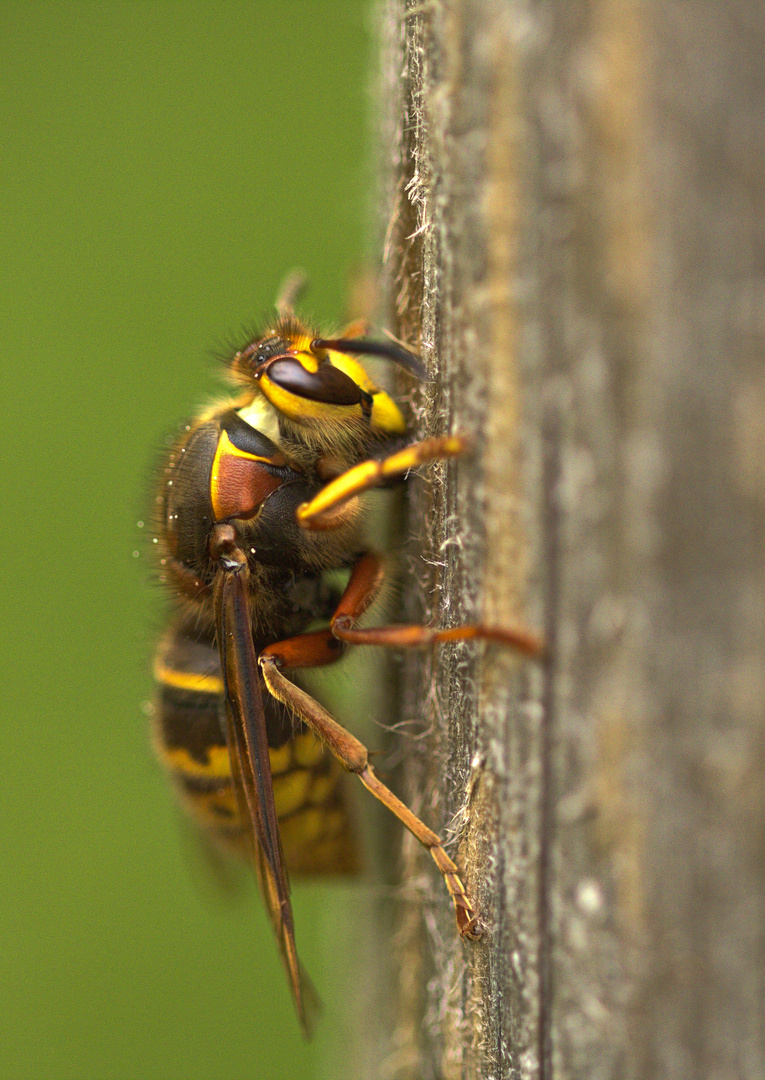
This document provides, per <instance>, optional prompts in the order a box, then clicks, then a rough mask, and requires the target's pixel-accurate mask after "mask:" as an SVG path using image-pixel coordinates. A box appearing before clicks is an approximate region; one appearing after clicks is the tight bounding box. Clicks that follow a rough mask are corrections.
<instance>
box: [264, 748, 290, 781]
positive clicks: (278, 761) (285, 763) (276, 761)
mask: <svg viewBox="0 0 765 1080" xmlns="http://www.w3.org/2000/svg"><path fill="white" fill-rule="evenodd" d="M268 759H269V761H270V763H271V775H272V776H278V775H279V773H285V772H287V770H288V769H291V768H292V744H291V743H285V744H284V746H278V747H277V748H276V749H274V747H273V746H269V748H268Z"/></svg>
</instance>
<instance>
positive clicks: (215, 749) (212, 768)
mask: <svg viewBox="0 0 765 1080" xmlns="http://www.w3.org/2000/svg"><path fill="white" fill-rule="evenodd" d="M159 754H160V756H161V757H162V760H163V762H164V764H165V767H166V768H168V769H169V770H170V771H171V772H174V773H178V774H179V775H181V776H201V777H205V778H207V779H212V780H229V779H230V778H231V760H230V758H229V756H228V747H226V746H208V748H207V762H202V761H197V760H196V758H193V757H192V756H191V754H190V753H189V752H188V750H186V748H185V747H182V746H174V747H168V746H160V747H159Z"/></svg>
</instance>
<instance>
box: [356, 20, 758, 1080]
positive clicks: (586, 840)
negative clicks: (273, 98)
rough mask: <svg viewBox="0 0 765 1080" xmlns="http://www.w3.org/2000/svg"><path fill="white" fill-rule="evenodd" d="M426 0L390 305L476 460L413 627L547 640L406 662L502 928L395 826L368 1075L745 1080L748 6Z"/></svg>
mask: <svg viewBox="0 0 765 1080" xmlns="http://www.w3.org/2000/svg"><path fill="white" fill-rule="evenodd" d="M407 7H408V8H409V13H408V14H406V13H405V12H404V9H403V6H402V4H401V3H399V2H398V0H396V2H393V0H390V2H388V3H385V4H384V5H383V7H382V9H381V22H382V34H381V38H382V43H383V48H382V54H383V61H382V79H381V90H380V101H381V109H380V116H381V129H382V137H381V144H382V147H383V159H384V169H383V176H384V180H383V199H384V202H385V206H386V209H385V231H386V252H387V261H386V264H385V274H386V281H387V289H388V298H389V316H390V319H391V325H392V326H393V328H394V329H395V330H396V332H397V333H398V334H399V335H400V336H401V337H402V338H404V339H406V340H408V341H410V342H413V343H414V344H415V345H417V346H418V347H420V348H421V351H422V353H423V355H424V357H425V358H426V359H427V361H428V364H429V366H430V369H431V371H432V372H433V378H432V381H431V382H430V383H429V385H428V387H427V388H426V389H425V390H424V391H422V392H418V391H413V392H412V395H411V408H412V412H413V415H414V416H415V417H416V418H417V422H418V425H419V430H420V431H421V432H422V433H423V434H435V433H441V432H444V431H454V432H461V433H464V434H466V435H468V436H469V438H470V440H471V452H470V453H469V454H468V455H466V457H465V458H464V459H463V460H461V461H460V462H459V463H458V464H451V465H449V466H440V465H439V466H436V467H434V468H429V469H427V470H424V476H423V478H422V479H421V480H418V481H415V482H414V483H413V484H412V485H411V487H412V496H411V499H410V509H409V526H408V529H409V533H410V535H411V537H412V541H411V544H410V550H409V560H410V561H409V563H408V564H407V568H406V580H407V583H408V584H409V585H410V586H411V588H409V590H408V592H407V600H406V616H407V617H411V618H419V617H421V616H423V615H424V617H425V618H426V619H428V620H433V621H434V622H437V623H439V624H442V625H456V624H458V623H461V622H472V621H475V620H476V619H480V620H483V621H485V622H487V623H495V624H501V625H504V624H507V623H515V622H519V621H520V622H523V623H525V624H528V625H530V626H532V627H535V628H539V629H543V631H544V633H545V635H546V638H547V640H548V643H549V647H550V654H551V658H550V661H549V664H548V665H547V666H546V667H545V668H544V669H540V668H537V667H534V665H530V664H528V663H526V662H523V661H521V660H519V659H518V658H517V657H515V656H513V655H511V654H509V653H508V652H507V651H505V650H502V649H499V648H496V647H476V646H474V645H472V646H468V645H462V646H454V647H450V648H442V649H440V650H439V651H438V652H437V653H435V654H434V655H425V656H421V655H420V656H416V657H414V656H410V657H407V658H406V661H405V662H404V665H403V668H402V675H401V678H402V683H403V711H402V716H401V719H402V720H403V721H404V722H405V724H410V723H411V722H414V723H415V724H416V730H417V732H419V733H421V734H420V737H417V738H415V737H413V736H412V735H410V736H408V737H406V736H404V737H402V738H403V746H404V750H403V756H404V757H405V759H406V765H405V778H404V779H405V786H406V789H407V796H408V797H409V799H410V802H411V803H412V805H413V806H414V807H415V808H416V809H418V810H419V811H420V812H421V814H422V816H423V818H424V819H425V820H426V821H427V822H428V823H429V824H432V825H434V827H436V828H438V829H441V831H442V832H444V833H446V834H447V835H449V836H450V837H451V838H452V844H451V850H452V851H453V853H455V854H456V856H457V857H458V859H459V861H460V862H461V864H462V865H464V866H465V868H466V870H465V878H466V882H467V883H468V884H469V886H470V888H471V889H472V891H473V893H474V894H475V897H476V899H477V901H478V903H479V905H480V909H481V913H482V918H483V921H484V924H485V928H486V934H485V937H484V939H483V941H481V942H480V943H479V944H477V945H464V944H463V943H462V942H460V941H459V940H458V938H457V936H456V934H455V931H454V926H453V920H452V916H451V913H450V911H449V907H448V903H447V901H446V899H445V892H444V889H443V885H442V883H441V881H440V880H439V878H438V876H437V874H436V873H435V872H434V869H433V868H432V866H431V865H430V861H429V859H428V857H427V855H425V854H424V853H422V852H421V851H419V850H417V848H416V845H414V844H413V843H410V842H409V841H408V840H407V841H405V842H404V848H403V857H402V871H403V873H402V885H401V891H400V893H399V899H400V900H401V898H403V899H404V901H405V902H399V903H397V904H395V905H394V906H393V909H392V910H393V915H394V918H395V920H396V928H395V937H394V941H395V948H394V951H393V952H392V954H391V956H390V982H388V983H387V984H386V983H385V982H384V979H383V974H382V972H383V968H384V964H383V962H382V959H381V958H378V962H379V966H380V986H381V987H387V989H386V990H385V996H386V997H388V1001H387V1007H388V1008H390V1010H391V1012H392V1013H393V1020H392V1024H393V1031H394V1033H393V1034H392V1035H391V1036H390V1037H389V1038H388V1039H387V1041H386V1039H385V1038H383V1039H382V1041H381V1044H380V1046H379V1048H378V1049H377V1050H376V1051H375V1052H372V1051H368V1052H367V1056H366V1066H365V1074H366V1075H369V1076H379V1077H386V1078H393V1077H395V1078H397V1080H398V1078H409V1077H411V1078H415V1077H416V1078H418V1080H421V1078H424V1080H428V1078H436V1077H439V1078H441V1077H445V1078H446V1077H449V1078H450V1077H457V1076H459V1077H461V1078H466V1077H469V1078H473V1077H476V1078H479V1077H480V1078H484V1080H488V1078H489V1077H491V1078H499V1077H539V1076H541V1077H545V1078H550V1077H556V1078H557V1077H566V1078H569V1077H570V1078H584V1077H586V1078H588V1080H591V1078H600V1077H603V1078H609V1080H610V1078H617V1077H618V1078H625V1077H626V1078H631V1077H635V1078H655V1077H672V1078H673V1080H684V1078H686V1077H687V1078H691V1077H694V1078H695V1077H714V1078H716V1080H717V1078H719V1080H727V1078H731V1080H732V1078H734V1077H735V1078H752V1080H761V1078H762V1077H763V1076H765V1030H764V1025H763V991H764V990H765V987H763V952H764V951H765V940H764V936H765V934H764V929H763V928H764V926H765V923H764V921H763V916H764V915H765V846H764V845H763V840H764V839H765V837H764V836H763V833H764V831H765V830H764V829H763V825H764V824H765V812H764V811H765V806H764V805H763V804H764V803H765V785H764V784H763V756H764V754H765V738H764V737H763V735H764V732H763V721H764V713H765V708H764V706H763V702H764V701H765V604H764V603H763V598H764V596H765V589H764V585H765V581H764V580H763V555H764V554H765V552H764V551H763V546H764V545H763V537H765V480H764V478H763V477H764V468H765V370H764V368H763V360H762V342H763V331H765V303H764V302H763V286H764V282H765V277H764V276H763V270H764V269H765V267H764V266H763V262H764V260H763V232H764V230H765V216H764V215H763V204H765V180H764V178H763V161H765V120H764V119H763V118H764V117H765V109H764V106H765V94H763V70H764V69H763V59H762V58H763V56H765V15H763V12H764V11H765V9H763V7H762V5H761V4H760V3H758V2H757V0H738V2H737V0H733V2H729V3H726V4H721V3H719V0H717V2H714V3H712V2H697V3H691V2H681V0H676V2H666V3H659V2H654V3H650V2H645V3H636V2H629V0H558V2H537V3H533V2H528V3H524V2H515V0H506V2H503V0H445V2H430V0H429V2H426V3H420V4H407ZM411 901H414V902H411ZM381 951H383V952H388V949H387V946H386V948H385V950H381ZM362 1071H364V1070H362Z"/></svg>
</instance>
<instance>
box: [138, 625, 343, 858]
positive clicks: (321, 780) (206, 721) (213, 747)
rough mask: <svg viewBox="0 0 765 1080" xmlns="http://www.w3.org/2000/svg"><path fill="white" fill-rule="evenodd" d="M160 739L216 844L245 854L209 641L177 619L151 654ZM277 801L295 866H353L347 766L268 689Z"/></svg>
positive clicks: (187, 803)
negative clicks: (344, 784)
mask: <svg viewBox="0 0 765 1080" xmlns="http://www.w3.org/2000/svg"><path fill="white" fill-rule="evenodd" d="M155 677H156V679H157V684H158V691H157V708H156V713H155V727H154V736H155V738H154V742H155V747H156V751H157V754H158V756H159V758H160V760H161V761H162V763H163V765H164V766H165V768H166V769H167V770H168V772H169V773H170V774H171V776H172V778H173V780H174V783H175V786H176V789H177V791H178V793H179V797H180V800H181V802H182V804H183V805H184V807H185V809H186V810H187V811H188V812H189V813H190V814H191V816H192V817H193V818H195V820H196V821H197V823H198V824H199V825H201V826H202V827H203V828H205V829H206V830H207V831H208V832H209V833H210V834H211V835H212V837H213V839H214V840H215V841H216V842H217V843H218V845H219V846H221V847H223V848H225V849H227V850H228V851H231V852H233V853H235V854H237V855H240V856H246V854H247V850H248V849H247V844H246V842H245V835H244V834H245V829H246V828H248V825H247V824H246V823H244V822H243V821H242V819H241V817H240V815H239V808H238V805H237V799H236V793H235V791H234V787H233V782H232V777H231V765H230V760H229V754H228V747H227V745H226V736H225V733H224V728H223V724H222V722H221V708H222V695H223V681H222V677H221V672H220V661H219V657H218V651H217V649H216V648H215V645H214V643H213V641H212V640H206V639H205V638H204V636H200V635H199V634H198V633H194V632H193V631H191V629H190V628H189V627H188V626H184V624H183V623H182V622H181V623H180V624H178V625H176V626H175V627H174V628H173V629H172V630H171V631H170V632H169V633H168V634H167V635H166V636H165V637H164V638H163V640H162V641H161V642H160V645H159V649H158V650H157V656H156V660H155ZM263 691H264V693H263V698H264V700H263V706H264V711H265V714H266V726H267V732H268V742H269V754H270V759H271V773H272V776H273V785H274V800H275V803H276V813H277V817H278V819H279V830H280V833H281V838H282V847H283V850H284V858H285V862H286V864H287V868H288V870H290V871H292V872H294V873H306V874H312V873H329V874H332V873H348V872H352V871H354V870H356V869H357V864H358V858H357V851H356V845H355V843H354V838H353V835H352V832H351V828H350V824H349V819H348V813H347V807H346V803H345V798H344V790H343V782H344V778H345V774H344V771H343V769H342V768H341V766H340V765H339V764H338V762H337V761H336V760H335V759H334V758H333V757H332V756H331V755H330V754H329V752H328V751H327V750H326V749H325V747H324V746H323V745H322V744H321V743H320V742H319V741H318V740H317V739H316V738H315V737H314V735H313V734H312V733H311V732H310V731H309V730H307V729H306V728H305V727H304V726H303V725H302V724H297V725H296V724H295V723H294V721H293V720H292V718H291V717H290V716H289V714H288V713H287V712H286V710H285V709H284V707H283V706H282V705H281V704H280V703H279V702H277V701H276V700H275V699H274V698H272V697H271V696H270V695H269V694H268V693H267V691H265V687H264V688H263Z"/></svg>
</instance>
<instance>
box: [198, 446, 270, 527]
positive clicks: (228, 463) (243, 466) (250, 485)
mask: <svg viewBox="0 0 765 1080" xmlns="http://www.w3.org/2000/svg"><path fill="white" fill-rule="evenodd" d="M283 483H284V479H283V477H281V476H274V475H273V473H271V472H269V471H268V469H267V468H266V466H265V465H264V463H263V462H262V461H256V460H254V459H253V458H246V457H240V456H239V455H235V454H221V455H220V457H219V458H218V463H217V470H216V473H215V475H214V476H213V478H212V483H211V494H212V505H213V513H214V514H215V520H216V521H227V520H228V519H229V518H249V517H252V516H253V515H254V514H255V511H256V510H257V509H258V507H259V506H260V504H261V503H262V502H263V500H264V499H265V498H267V497H268V496H269V495H270V494H271V492H273V491H276V489H277V488H278V487H281V485H282V484H283Z"/></svg>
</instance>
